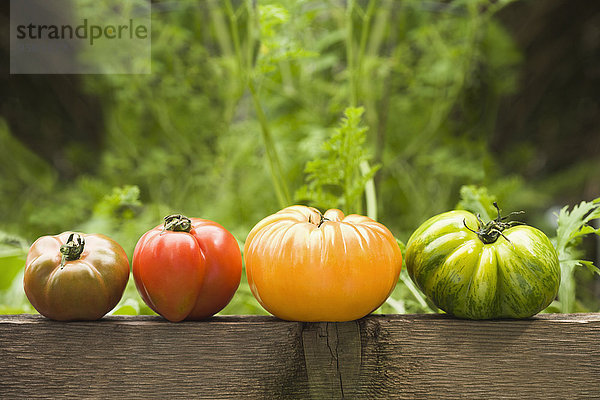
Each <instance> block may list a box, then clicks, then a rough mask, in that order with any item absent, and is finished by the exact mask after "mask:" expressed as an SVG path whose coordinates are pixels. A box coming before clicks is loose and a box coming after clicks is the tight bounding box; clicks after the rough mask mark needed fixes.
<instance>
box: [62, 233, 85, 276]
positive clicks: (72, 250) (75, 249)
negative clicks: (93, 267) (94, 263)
mask: <svg viewBox="0 0 600 400" xmlns="http://www.w3.org/2000/svg"><path fill="white" fill-rule="evenodd" d="M84 246H85V240H84V239H83V237H82V236H81V235H80V234H78V233H71V234H70V235H69V238H68V239H67V243H65V244H63V245H62V246H60V254H62V257H61V259H60V267H61V268H64V267H65V264H66V262H67V261H74V260H78V259H79V257H80V256H81V253H82V252H83V248H84Z"/></svg>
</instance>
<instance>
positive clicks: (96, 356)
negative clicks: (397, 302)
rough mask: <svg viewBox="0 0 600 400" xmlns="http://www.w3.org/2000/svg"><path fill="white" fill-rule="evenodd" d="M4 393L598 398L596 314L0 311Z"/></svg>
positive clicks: (599, 328)
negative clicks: (167, 316) (341, 318)
mask: <svg viewBox="0 0 600 400" xmlns="http://www.w3.org/2000/svg"><path fill="white" fill-rule="evenodd" d="M0 398H3V399H16V398H25V399H33V398H52V399H59V398H60V399H62V398H85V399H89V398H102V399H107V398H117V399H178V398H180V399H194V398H206V399H236V398H243V399H287V398H290V399H311V398H312V399H340V398H347V399H355V398H356V399H390V398H398V399H496V398H506V399H535V398H539V399H594V398H600V314H550V315H540V316H537V317H535V318H531V319H527V320H503V321H465V320H458V319H454V318H450V317H448V316H445V315H372V316H368V317H366V318H363V319H361V320H359V321H354V322H345V323H299V322H286V321H281V320H278V319H276V318H273V317H263V316H240V317H236V316H227V317H214V318H212V319H210V320H207V321H203V322H184V323H169V322H166V321H164V320H162V319H160V318H159V317H106V318H104V319H102V320H100V321H96V322H70V323H59V322H53V321H50V320H47V319H45V318H43V317H40V316H30V315H5V316H0Z"/></svg>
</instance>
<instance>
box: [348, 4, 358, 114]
mask: <svg viewBox="0 0 600 400" xmlns="http://www.w3.org/2000/svg"><path fill="white" fill-rule="evenodd" d="M353 11H354V0H348V3H347V6H346V59H347V61H346V62H347V69H348V83H349V84H350V85H349V86H350V106H351V107H356V105H357V103H358V92H357V87H356V86H357V85H356V66H355V63H356V61H355V60H354V43H353V36H354V28H353V23H352V13H353Z"/></svg>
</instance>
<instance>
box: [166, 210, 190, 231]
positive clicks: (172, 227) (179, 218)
mask: <svg viewBox="0 0 600 400" xmlns="http://www.w3.org/2000/svg"><path fill="white" fill-rule="evenodd" d="M191 229H192V221H191V220H190V219H189V218H188V217H186V216H185V215H181V214H172V215H167V216H166V217H165V225H164V227H163V232H164V231H173V232H188V233H189V231H190V230H191Z"/></svg>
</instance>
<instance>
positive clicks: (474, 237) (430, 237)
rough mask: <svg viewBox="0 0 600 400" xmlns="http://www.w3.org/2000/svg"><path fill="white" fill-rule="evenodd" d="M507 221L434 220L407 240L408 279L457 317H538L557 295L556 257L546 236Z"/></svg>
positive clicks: (451, 216)
mask: <svg viewBox="0 0 600 400" xmlns="http://www.w3.org/2000/svg"><path fill="white" fill-rule="evenodd" d="M496 207H497V206H496ZM498 214H500V212H498ZM506 218H507V217H504V218H500V215H498V218H497V219H495V220H493V221H490V222H488V223H487V224H484V223H483V222H482V221H481V220H480V219H479V217H478V216H477V217H476V216H475V215H473V214H471V213H470V212H467V211H461V210H456V211H450V212H446V213H443V214H439V215H437V216H435V217H432V218H430V219H429V220H427V221H426V222H424V223H423V224H422V225H421V226H420V227H419V228H418V229H417V230H416V231H415V232H414V233H413V234H412V236H411V237H410V239H409V240H408V243H407V247H406V269H407V271H408V273H409V275H410V277H411V278H412V280H413V281H414V282H415V283H416V284H417V286H418V287H419V288H420V289H421V290H422V291H423V293H425V295H426V296H427V297H429V298H430V299H431V301H433V303H434V304H435V305H436V306H437V307H439V308H441V309H442V310H444V311H446V312H447V313H449V314H452V315H454V316H456V317H459V318H467V319H496V318H527V317H530V316H532V315H535V314H537V313H538V312H540V311H541V310H543V309H544V308H546V307H547V306H548V305H549V304H550V303H551V302H552V300H553V299H554V298H555V296H556V294H557V292H558V286H559V284H560V267H559V263H558V257H557V255H556V251H555V250H554V247H553V246H552V243H550V240H548V238H547V237H546V235H544V233H542V232H541V231H539V230H538V229H536V228H533V227H531V226H528V225H517V224H518V223H516V222H506Z"/></svg>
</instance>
